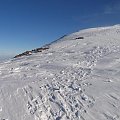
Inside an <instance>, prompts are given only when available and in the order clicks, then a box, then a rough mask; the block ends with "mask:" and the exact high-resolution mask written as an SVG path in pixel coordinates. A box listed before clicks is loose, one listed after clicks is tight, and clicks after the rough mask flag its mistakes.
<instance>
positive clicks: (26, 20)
mask: <svg viewBox="0 0 120 120" xmlns="http://www.w3.org/2000/svg"><path fill="white" fill-rule="evenodd" d="M119 23H120V0H0V56H2V55H15V54H18V53H21V52H23V51H25V50H31V49H34V48H37V47H40V46H42V45H44V44H46V43H49V42H51V41H53V40H56V39H57V38H59V37H61V36H62V35H64V34H69V33H72V32H75V31H77V30H80V29H83V28H89V27H97V26H107V25H113V24H119Z"/></svg>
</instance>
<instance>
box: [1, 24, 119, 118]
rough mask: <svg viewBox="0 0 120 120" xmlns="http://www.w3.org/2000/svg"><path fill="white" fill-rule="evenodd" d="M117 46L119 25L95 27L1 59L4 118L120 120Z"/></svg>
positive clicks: (2, 114) (2, 112) (2, 116)
mask: <svg viewBox="0 0 120 120" xmlns="http://www.w3.org/2000/svg"><path fill="white" fill-rule="evenodd" d="M78 37H84V39H76V38H78ZM119 46H120V25H116V26H112V27H102V28H92V29H87V30H82V31H79V32H76V33H73V34H70V35H68V36H65V37H64V38H62V39H61V40H59V41H57V42H54V43H53V44H51V45H50V49H49V50H46V51H44V52H42V53H36V54H32V55H31V56H25V57H21V58H17V59H13V60H9V61H7V62H4V63H0V120H120V47H119Z"/></svg>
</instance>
